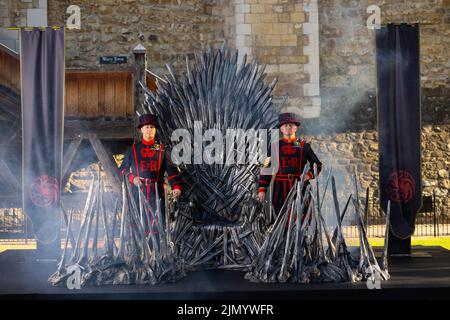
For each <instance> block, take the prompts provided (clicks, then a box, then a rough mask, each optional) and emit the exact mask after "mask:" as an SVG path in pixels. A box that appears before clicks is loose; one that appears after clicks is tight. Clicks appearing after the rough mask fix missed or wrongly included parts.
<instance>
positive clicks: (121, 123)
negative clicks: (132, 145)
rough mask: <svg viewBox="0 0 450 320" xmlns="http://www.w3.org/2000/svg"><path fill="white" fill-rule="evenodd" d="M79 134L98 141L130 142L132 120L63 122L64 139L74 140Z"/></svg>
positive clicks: (68, 120)
mask: <svg viewBox="0 0 450 320" xmlns="http://www.w3.org/2000/svg"><path fill="white" fill-rule="evenodd" d="M80 133H86V134H89V133H92V134H95V135H96V136H97V137H98V138H99V139H106V140H132V139H133V120H131V119H130V120H115V121H110V120H101V119H97V120H70V119H66V120H65V121H64V139H65V140H74V139H76V138H77V137H78V136H79V135H80Z"/></svg>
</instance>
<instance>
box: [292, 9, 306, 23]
mask: <svg viewBox="0 0 450 320" xmlns="http://www.w3.org/2000/svg"><path fill="white" fill-rule="evenodd" d="M291 21H292V22H294V23H303V22H305V14H304V13H303V12H295V13H291Z"/></svg>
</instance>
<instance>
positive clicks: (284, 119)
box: [278, 112, 300, 127]
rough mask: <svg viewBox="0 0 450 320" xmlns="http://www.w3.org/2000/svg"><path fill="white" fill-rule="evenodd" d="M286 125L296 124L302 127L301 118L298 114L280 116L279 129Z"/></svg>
mask: <svg viewBox="0 0 450 320" xmlns="http://www.w3.org/2000/svg"><path fill="white" fill-rule="evenodd" d="M286 123H294V124H295V125H297V126H299V125H300V117H299V116H298V115H297V114H296V113H287V112H286V113H281V114H280V115H279V116H278V127H281V126H282V125H283V124H286Z"/></svg>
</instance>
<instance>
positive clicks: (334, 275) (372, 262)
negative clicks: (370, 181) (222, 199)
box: [245, 166, 390, 283]
mask: <svg viewBox="0 0 450 320" xmlns="http://www.w3.org/2000/svg"><path fill="white" fill-rule="evenodd" d="M308 169H309V168H308V166H306V167H305V170H304V172H303V175H302V177H301V179H300V181H299V182H298V183H297V185H295V186H294V187H293V188H292V189H291V191H290V193H289V195H288V197H287V198H286V201H285V203H284V205H283V207H282V209H281V210H280V213H279V215H278V217H277V219H276V221H275V223H274V224H273V225H272V226H271V227H270V229H269V231H268V234H267V236H266V239H265V242H264V244H263V246H262V249H261V251H260V252H259V255H258V256H257V257H256V259H255V261H254V263H253V264H252V267H251V271H250V272H248V273H247V274H246V275H245V278H246V279H248V280H250V281H254V282H287V281H288V282H299V283H309V282H355V281H361V280H367V279H374V278H378V279H382V280H387V279H389V273H388V270H387V236H388V230H389V211H390V204H389V206H388V212H387V217H386V234H385V245H384V248H383V254H382V258H381V260H382V261H381V266H380V265H379V264H378V261H377V259H376V257H375V254H374V252H373V250H372V247H371V246H370V244H369V241H368V238H367V233H366V227H365V225H364V223H363V219H362V216H361V214H362V212H361V208H360V199H359V196H358V194H359V193H358V186H357V182H356V178H355V180H354V184H355V192H354V195H350V196H349V197H348V200H347V202H346V204H345V207H344V209H343V210H341V209H340V205H339V201H338V197H337V190H336V183H335V179H334V177H333V176H332V175H331V170H330V172H329V174H328V177H327V179H326V183H325V186H324V187H323V188H321V186H320V182H319V181H320V179H319V178H316V179H315V181H314V182H313V184H312V185H307V186H306V189H305V191H304V192H302V188H303V187H302V186H303V184H304V177H305V175H306V172H307V171H308ZM314 171H315V173H316V174H315V176H316V177H317V168H316V167H314ZM330 177H331V186H332V196H333V202H334V212H333V214H335V216H336V221H337V223H336V226H335V227H334V228H333V227H331V228H329V227H328V226H327V224H326V220H327V219H325V216H326V213H325V212H324V210H323V203H324V199H325V195H326V192H327V189H328V185H329V181H330ZM355 177H356V175H355ZM350 202H352V204H353V209H354V210H353V214H354V216H355V217H356V222H357V225H358V229H359V242H360V243H359V257H355V256H352V255H351V254H350V252H349V249H348V246H347V244H346V241H345V237H344V233H343V228H342V221H343V219H344V217H345V214H346V212H347V211H350V209H349V203H350ZM365 210H368V196H367V197H366V203H365Z"/></svg>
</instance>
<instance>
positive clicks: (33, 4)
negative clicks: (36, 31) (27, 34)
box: [0, 0, 47, 52]
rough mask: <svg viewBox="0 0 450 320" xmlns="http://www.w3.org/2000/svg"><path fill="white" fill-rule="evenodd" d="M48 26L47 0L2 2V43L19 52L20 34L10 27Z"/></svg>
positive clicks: (0, 8)
mask: <svg viewBox="0 0 450 320" xmlns="http://www.w3.org/2000/svg"><path fill="white" fill-rule="evenodd" d="M46 25H47V0H0V43H2V44H4V45H6V46H8V47H9V48H10V49H12V50H14V51H16V52H18V51H19V32H18V31H17V30H8V29H7V28H9V27H36V26H37V27H41V26H46Z"/></svg>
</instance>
